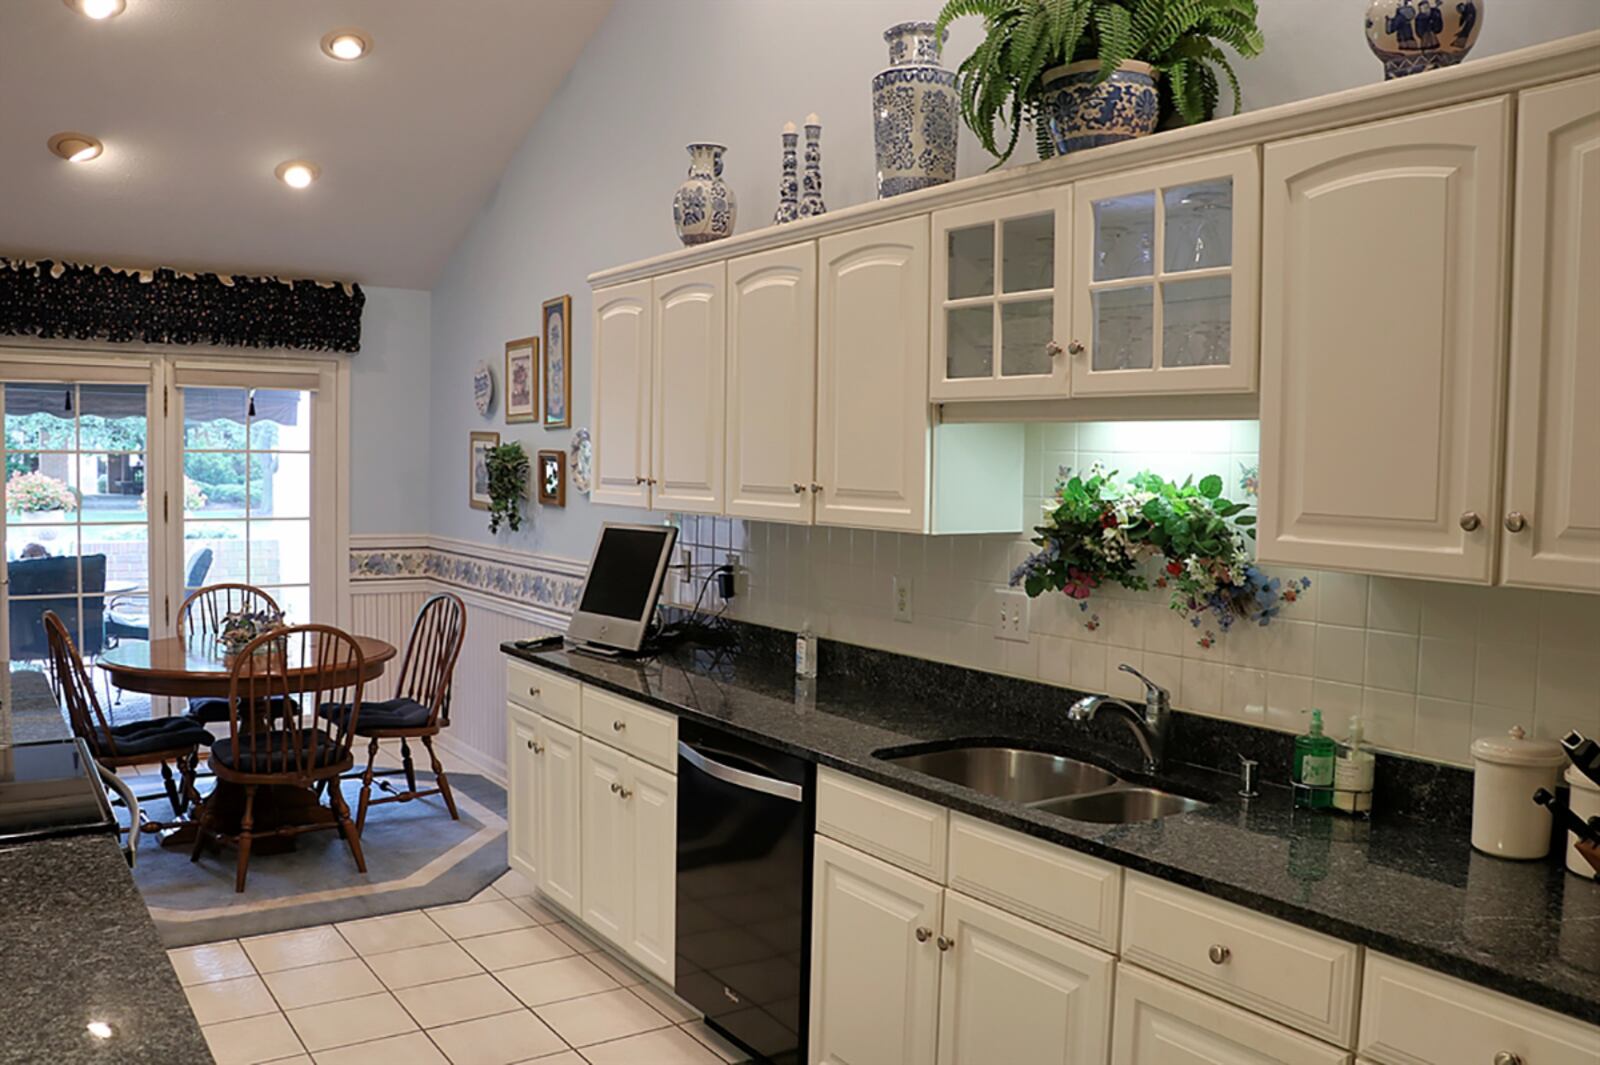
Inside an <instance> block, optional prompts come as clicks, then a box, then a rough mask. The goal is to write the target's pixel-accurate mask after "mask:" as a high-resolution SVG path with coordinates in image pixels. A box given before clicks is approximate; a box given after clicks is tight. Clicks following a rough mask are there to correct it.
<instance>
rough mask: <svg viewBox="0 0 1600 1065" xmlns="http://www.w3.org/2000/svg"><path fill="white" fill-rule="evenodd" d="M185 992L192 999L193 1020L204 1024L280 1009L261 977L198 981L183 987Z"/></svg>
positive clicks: (255, 1015)
mask: <svg viewBox="0 0 1600 1065" xmlns="http://www.w3.org/2000/svg"><path fill="white" fill-rule="evenodd" d="M183 993H184V994H185V995H187V996H188V998H189V1008H190V1009H191V1010H193V1011H194V1019H195V1020H197V1021H199V1022H200V1023H201V1024H202V1025H207V1024H217V1023H218V1022H220V1021H236V1020H238V1019H239V1018H241V1017H259V1016H261V1015H262V1014H263V1013H277V1012H278V1004H277V1003H276V1002H274V1001H272V996H271V995H269V994H267V985H265V984H263V983H262V982H261V977H259V976H241V977H238V978H237V979H234V980H214V981H212V982H211V983H209V984H196V985H195V986H193V987H186V988H184V989H183Z"/></svg>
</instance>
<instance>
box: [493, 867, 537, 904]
mask: <svg viewBox="0 0 1600 1065" xmlns="http://www.w3.org/2000/svg"><path fill="white" fill-rule="evenodd" d="M494 889H495V890H496V891H498V892H500V894H502V895H504V896H505V897H506V898H508V899H514V898H517V897H518V896H529V895H532V894H533V881H532V880H529V879H528V878H527V877H526V876H523V875H522V874H521V873H520V872H518V871H517V870H515V869H508V870H506V875H505V876H502V877H501V878H500V879H499V880H496V881H495V882H494Z"/></svg>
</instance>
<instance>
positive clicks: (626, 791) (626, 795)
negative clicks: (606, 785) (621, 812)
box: [617, 788, 633, 799]
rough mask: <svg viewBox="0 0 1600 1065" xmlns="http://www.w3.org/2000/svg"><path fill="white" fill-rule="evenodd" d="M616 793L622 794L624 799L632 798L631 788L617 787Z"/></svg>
mask: <svg viewBox="0 0 1600 1065" xmlns="http://www.w3.org/2000/svg"><path fill="white" fill-rule="evenodd" d="M617 794H618V795H620V796H622V797H623V798H624V799H631V798H633V791H632V789H629V788H618V789H617Z"/></svg>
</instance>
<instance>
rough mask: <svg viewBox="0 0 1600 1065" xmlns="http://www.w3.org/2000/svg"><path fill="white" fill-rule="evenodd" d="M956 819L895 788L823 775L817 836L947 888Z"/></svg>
mask: <svg viewBox="0 0 1600 1065" xmlns="http://www.w3.org/2000/svg"><path fill="white" fill-rule="evenodd" d="M949 825H950V815H949V813H948V812H947V811H946V810H945V809H944V808H943V807H939V806H935V805H933V804H932V803H930V802H923V801H922V800H921V799H913V798H912V797H911V796H909V795H904V794H901V793H900V792H898V791H895V790H893V789H892V788H885V787H881V786H880V785H877V784H871V783H868V782H867V781H865V780H862V779H860V778H858V777H852V776H849V775H848V774H845V773H836V772H834V771H833V770H830V769H819V770H818V771H817V831H818V832H821V833H822V834H823V835H826V836H831V837H833V838H834V839H836V840H839V841H840V842H843V843H848V844H850V846H852V847H856V848H859V849H860V850H863V851H866V852H867V853H868V854H871V855H874V856H875V857H878V858H882V859H883V860H884V861H886V862H893V863H894V864H895V865H898V866H900V867H901V868H902V869H909V870H911V871H912V872H913V873H916V874H917V875H919V876H925V877H927V878H928V879H929V880H937V881H938V882H939V883H941V884H942V883H944V878H945V853H946V847H947V845H948V842H949V840H948V838H947V837H948V836H949Z"/></svg>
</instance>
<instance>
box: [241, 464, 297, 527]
mask: <svg viewBox="0 0 1600 1065" xmlns="http://www.w3.org/2000/svg"><path fill="white" fill-rule="evenodd" d="M250 516H251V517H254V518H309V517H310V516H311V456H310V455H304V454H296V453H294V452H279V453H272V454H266V455H251V456H250Z"/></svg>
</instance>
